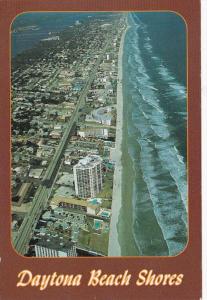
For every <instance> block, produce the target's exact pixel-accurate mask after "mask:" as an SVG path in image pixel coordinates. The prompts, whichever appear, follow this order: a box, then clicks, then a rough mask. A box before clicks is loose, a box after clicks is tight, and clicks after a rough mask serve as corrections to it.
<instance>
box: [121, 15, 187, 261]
mask: <svg viewBox="0 0 207 300" xmlns="http://www.w3.org/2000/svg"><path fill="white" fill-rule="evenodd" d="M128 19H129V24H130V25H131V27H130V29H129V30H128V32H127V34H126V38H125V45H124V57H123V90H124V112H125V113H124V139H123V146H122V150H123V156H122V163H123V178H122V181H123V185H122V186H123V199H122V209H121V212H120V216H119V226H120V230H119V242H120V245H121V249H122V251H121V252H122V255H133V256H134V255H144V256H148V255H155V256H160V255H176V254H178V253H180V252H181V251H182V250H183V249H184V248H185V245H186V242H187V227H188V222H187V179H186V152H187V151H186V127H187V113H186V101H187V99H186V28H185V24H184V22H183V20H182V19H181V18H180V17H179V16H177V15H176V14H174V13H164V12H163V13H161V12H160V13H158V12H157V13H155V12H154V13H132V14H130V15H129V18H128ZM127 207H129V209H130V212H131V214H130V213H129V212H127V211H126V210H127ZM130 218H131V219H130ZM129 219H130V220H129ZM120 224H121V225H120ZM129 226H130V227H131V228H128V229H127V230H126V228H127V227H129ZM121 228H122V229H123V228H125V234H122V232H121V231H123V230H121ZM126 235H128V237H126ZM129 235H131V238H129ZM126 239H127V240H128V243H127V246H126V242H125V240H126ZM129 240H130V241H131V245H132V246H131V247H130V245H129Z"/></svg>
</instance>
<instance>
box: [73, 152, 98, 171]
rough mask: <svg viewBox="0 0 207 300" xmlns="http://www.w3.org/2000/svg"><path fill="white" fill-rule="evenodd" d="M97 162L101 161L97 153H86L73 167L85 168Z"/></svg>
mask: <svg viewBox="0 0 207 300" xmlns="http://www.w3.org/2000/svg"><path fill="white" fill-rule="evenodd" d="M98 163H102V158H101V157H100V156H98V155H88V156H86V157H84V158H82V159H81V160H79V162H78V164H77V165H75V166H74V168H81V169H84V168H85V169H87V168H92V167H94V166H96V165H97V164H98Z"/></svg>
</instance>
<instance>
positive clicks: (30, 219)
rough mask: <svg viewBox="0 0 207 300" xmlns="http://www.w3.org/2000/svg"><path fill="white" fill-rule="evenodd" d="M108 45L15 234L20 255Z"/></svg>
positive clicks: (25, 246)
mask: <svg viewBox="0 0 207 300" xmlns="http://www.w3.org/2000/svg"><path fill="white" fill-rule="evenodd" d="M107 40H108V39H107ZM108 45H109V42H108V43H106V45H105V47H104V48H103V50H102V53H101V54H100V55H99V57H98V59H97V61H96V63H95V65H94V68H93V70H91V74H90V77H89V78H88V81H87V82H86V84H85V86H84V88H83V90H82V91H81V94H80V96H79V100H78V103H77V105H76V109H75V111H74V113H73V115H72V116H71V119H70V121H69V122H68V125H67V127H66V129H65V131H64V134H63V136H62V139H61V141H60V143H59V145H58V147H57V149H56V152H55V154H54V156H53V158H52V160H51V162H50V164H49V166H48V168H47V170H46V173H45V176H44V178H43V180H42V183H41V185H40V186H39V187H38V189H37V191H36V193H35V196H34V199H33V201H32V205H31V210H30V211H29V212H28V214H27V215H26V216H25V218H24V220H23V222H22V224H21V226H20V228H19V231H18V233H17V235H16V237H15V239H14V240H13V246H14V248H15V249H16V251H17V252H18V253H20V254H22V255H24V254H26V252H27V249H28V244H29V241H30V239H31V238H32V234H33V231H34V229H35V227H36V224H37V222H38V220H39V218H40V215H41V213H42V211H43V210H44V209H45V208H46V207H47V205H48V199H49V196H50V194H51V191H52V188H53V184H54V182H55V179H56V176H57V173H58V170H59V167H60V163H61V158H62V155H63V153H64V150H65V147H66V146H67V143H68V141H69V138H70V135H71V132H72V129H73V127H74V125H75V124H76V122H77V120H78V116H79V109H80V108H81V107H82V106H83V105H84V102H85V98H86V96H87V93H88V90H89V89H90V87H91V84H92V82H93V80H94V79H95V76H96V74H97V70H98V67H99V65H100V63H101V62H102V60H103V57H104V54H105V51H106V49H107V47H108Z"/></svg>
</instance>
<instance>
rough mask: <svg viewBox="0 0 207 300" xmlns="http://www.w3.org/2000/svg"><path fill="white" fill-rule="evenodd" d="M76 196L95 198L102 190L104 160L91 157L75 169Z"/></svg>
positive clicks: (98, 157) (95, 156)
mask: <svg viewBox="0 0 207 300" xmlns="http://www.w3.org/2000/svg"><path fill="white" fill-rule="evenodd" d="M73 174H74V181H75V191H76V196H78V197H81V198H90V197H95V196H96V195H97V194H98V193H99V192H100V191H101V189H102V186H103V176H102V158H101V157H100V156H98V155H89V156H87V157H85V158H83V159H81V160H80V161H79V162H78V164H77V165H75V166H74V167H73Z"/></svg>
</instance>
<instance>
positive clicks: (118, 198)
mask: <svg viewBox="0 0 207 300" xmlns="http://www.w3.org/2000/svg"><path fill="white" fill-rule="evenodd" d="M126 22H127V20H126ZM128 28H129V26H128V24H127V27H126V29H125V30H124V31H123V34H122V37H121V42H120V47H119V54H118V82H117V123H116V145H115V151H116V164H115V171H114V183H113V201H112V218H111V224H110V235H109V248H108V255H109V256H121V248H120V245H119V242H118V231H117V224H118V218H119V212H120V209H121V202H122V188H121V186H122V164H121V156H122V151H121V146H122V134H123V133H122V129H123V93H122V78H123V74H122V59H123V49H124V40H125V35H126V32H127V30H128Z"/></svg>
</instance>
